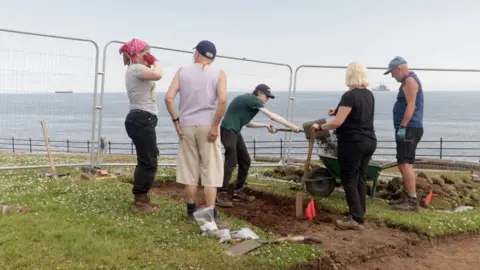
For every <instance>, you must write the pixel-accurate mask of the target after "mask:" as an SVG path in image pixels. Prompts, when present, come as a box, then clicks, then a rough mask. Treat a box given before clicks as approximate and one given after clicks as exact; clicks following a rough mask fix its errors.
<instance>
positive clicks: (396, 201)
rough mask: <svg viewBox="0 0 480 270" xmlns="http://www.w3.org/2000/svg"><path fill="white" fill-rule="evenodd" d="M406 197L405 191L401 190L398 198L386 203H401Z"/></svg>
mask: <svg viewBox="0 0 480 270" xmlns="http://www.w3.org/2000/svg"><path fill="white" fill-rule="evenodd" d="M406 197H407V194H406V193H405V192H402V194H401V195H400V198H398V199H396V200H393V201H389V202H388V204H389V205H396V204H402V203H403V202H405V198H406Z"/></svg>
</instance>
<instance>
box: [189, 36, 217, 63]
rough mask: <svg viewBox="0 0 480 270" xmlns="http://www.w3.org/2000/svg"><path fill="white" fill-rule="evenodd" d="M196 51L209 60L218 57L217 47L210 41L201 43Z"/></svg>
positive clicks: (196, 47)
mask: <svg viewBox="0 0 480 270" xmlns="http://www.w3.org/2000/svg"><path fill="white" fill-rule="evenodd" d="M194 49H195V50H197V52H198V53H199V54H201V55H203V56H205V57H206V58H208V59H213V58H215V56H217V48H216V47H215V44H213V43H212V42H211V41H208V40H202V41H200V42H199V43H198V44H197V46H195V48H194Z"/></svg>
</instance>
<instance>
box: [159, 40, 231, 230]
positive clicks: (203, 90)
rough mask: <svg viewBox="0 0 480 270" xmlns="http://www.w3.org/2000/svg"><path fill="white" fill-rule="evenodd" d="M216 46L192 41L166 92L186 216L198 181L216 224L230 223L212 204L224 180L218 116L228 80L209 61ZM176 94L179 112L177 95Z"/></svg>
mask: <svg viewBox="0 0 480 270" xmlns="http://www.w3.org/2000/svg"><path fill="white" fill-rule="evenodd" d="M216 54H217V50H216V48H215V45H214V44H213V43H212V42H210V41H207V40H204V41H201V42H200V43H198V45H197V46H196V47H195V52H194V63H193V64H191V65H188V66H184V67H181V68H180V69H179V70H178V71H177V73H176V74H175V77H174V78H173V80H172V83H171V85H170V87H169V89H168V91H167V93H166V95H165V103H166V105H167V109H168V112H169V113H170V116H171V117H172V121H173V123H174V125H175V129H176V131H177V134H178V137H179V139H180V141H179V145H180V146H179V152H178V155H177V172H176V178H177V183H181V184H184V185H185V199H186V201H187V221H189V222H195V218H194V216H193V212H195V211H196V210H197V206H196V204H195V194H196V192H197V186H198V181H199V180H200V181H201V184H202V186H203V189H204V194H205V202H206V206H207V207H210V208H212V209H213V213H214V217H215V222H216V223H217V226H218V227H219V228H226V227H228V224H227V223H225V222H222V221H221V220H220V219H219V218H218V214H217V211H216V209H215V198H216V195H217V188H218V187H221V186H222V182H223V156H222V150H221V143H220V137H219V132H220V121H221V119H222V117H223V115H224V113H225V110H226V105H227V81H226V74H225V72H224V71H223V70H221V69H219V68H217V67H215V66H212V65H211V63H212V62H213V60H214V59H215V57H216ZM177 94H179V95H180V104H179V114H177V112H176V110H175V103H174V102H175V97H176V95H177Z"/></svg>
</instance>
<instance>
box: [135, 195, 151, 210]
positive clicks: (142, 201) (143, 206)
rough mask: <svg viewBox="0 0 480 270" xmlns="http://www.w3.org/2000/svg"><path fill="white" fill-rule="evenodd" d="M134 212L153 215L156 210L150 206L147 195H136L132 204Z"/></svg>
mask: <svg viewBox="0 0 480 270" xmlns="http://www.w3.org/2000/svg"><path fill="white" fill-rule="evenodd" d="M132 212H134V213H153V212H156V209H155V208H154V207H152V206H151V205H150V204H149V198H148V195H147V194H135V195H134V200H133V202H132Z"/></svg>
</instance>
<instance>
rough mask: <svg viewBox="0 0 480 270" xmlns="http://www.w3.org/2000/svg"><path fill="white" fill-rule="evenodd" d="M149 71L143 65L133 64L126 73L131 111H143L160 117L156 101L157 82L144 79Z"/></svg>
mask: <svg viewBox="0 0 480 270" xmlns="http://www.w3.org/2000/svg"><path fill="white" fill-rule="evenodd" d="M146 69H148V67H147V66H145V65H141V64H132V65H130V66H129V67H128V69H127V72H126V73H125V86H126V88H127V95H128V98H129V99H130V110H134V109H137V110H143V111H147V112H149V113H152V114H154V115H158V106H157V103H156V100H155V82H154V81H145V80H143V79H142V76H143V72H144V71H145V70H146Z"/></svg>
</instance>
